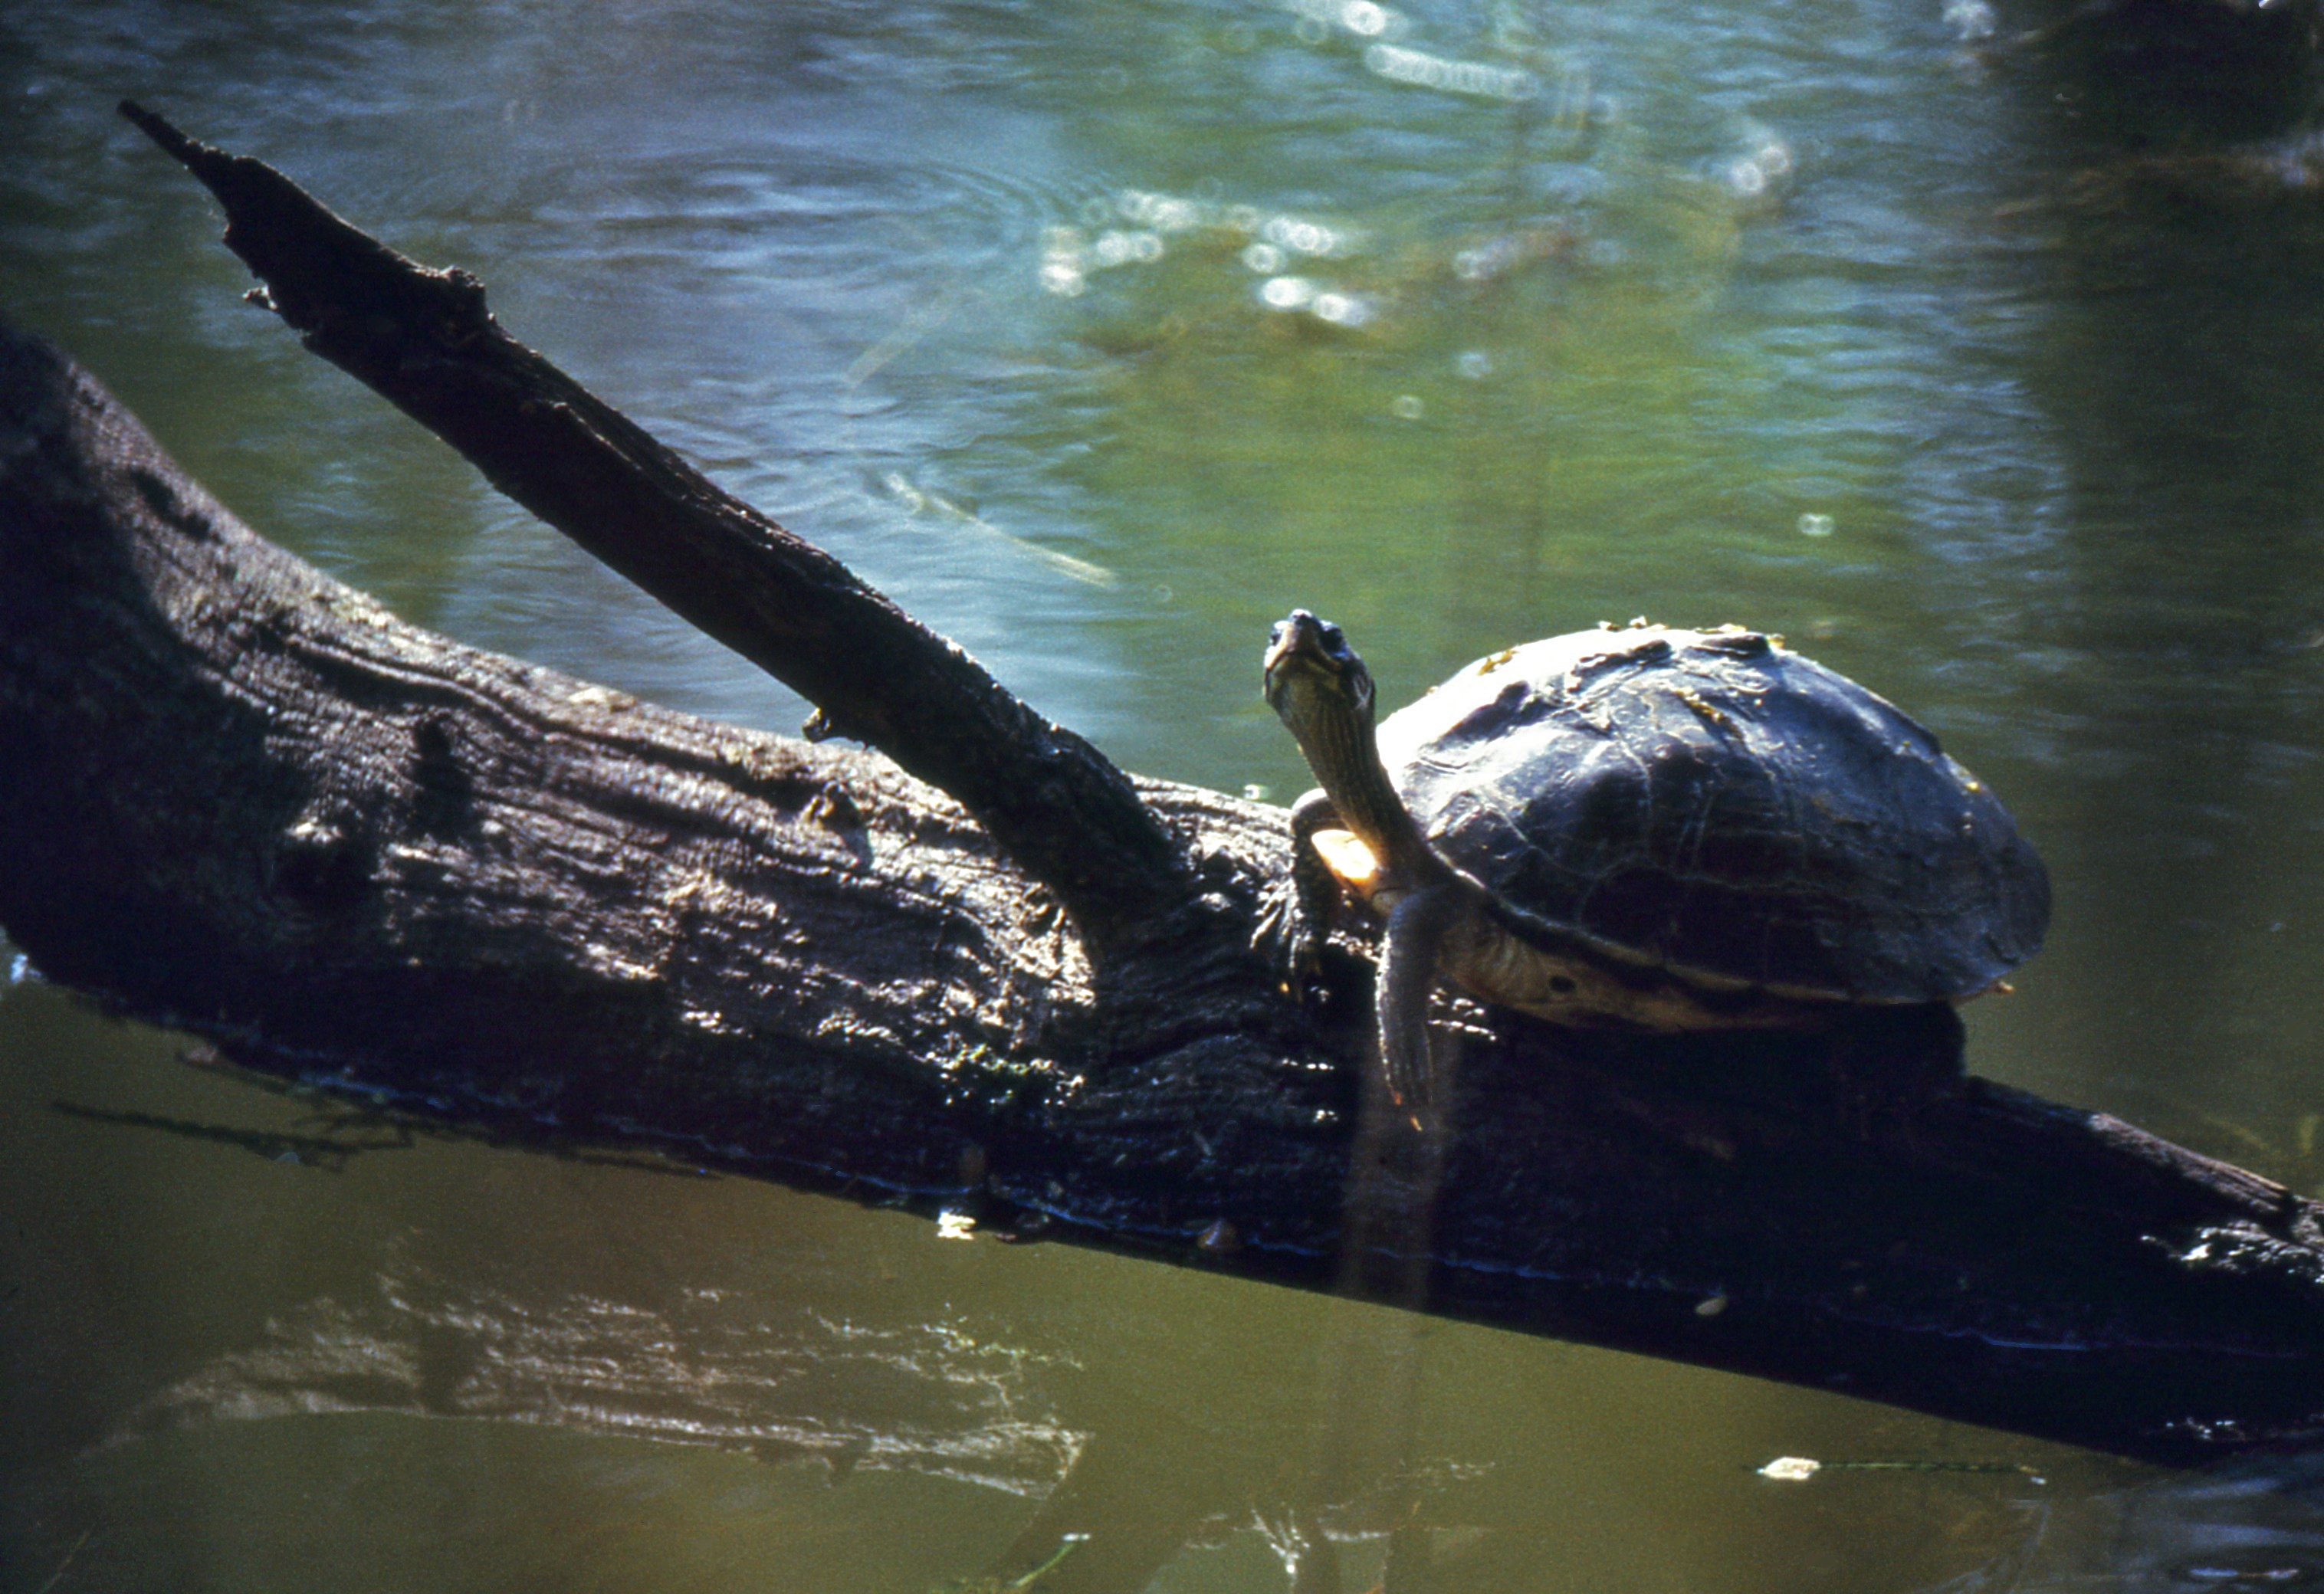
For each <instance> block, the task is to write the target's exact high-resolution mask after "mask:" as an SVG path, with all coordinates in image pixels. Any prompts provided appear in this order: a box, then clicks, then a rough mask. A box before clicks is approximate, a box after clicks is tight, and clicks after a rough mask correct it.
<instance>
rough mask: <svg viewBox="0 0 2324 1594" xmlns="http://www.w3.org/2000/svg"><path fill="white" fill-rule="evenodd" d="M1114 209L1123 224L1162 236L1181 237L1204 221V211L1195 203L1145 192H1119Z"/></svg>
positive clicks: (1137, 190) (1133, 190)
mask: <svg viewBox="0 0 2324 1594" xmlns="http://www.w3.org/2000/svg"><path fill="white" fill-rule="evenodd" d="M1114 209H1115V210H1116V211H1117V212H1118V213H1119V214H1120V217H1121V219H1122V220H1124V221H1132V222H1136V223H1138V224H1139V226H1147V227H1152V228H1154V229H1155V230H1156V231H1157V232H1164V233H1183V232H1185V231H1186V230H1188V229H1189V228H1191V227H1196V226H1201V225H1202V221H1203V207H1201V206H1200V205H1198V204H1196V203H1195V202H1194V200H1192V199H1185V198H1179V197H1178V196H1177V195H1176V194H1157V193H1153V192H1150V191H1149V190H1148V189H1122V190H1121V192H1120V195H1119V196H1117V197H1116V198H1115V200H1114Z"/></svg>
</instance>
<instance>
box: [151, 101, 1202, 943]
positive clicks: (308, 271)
mask: <svg viewBox="0 0 2324 1594" xmlns="http://www.w3.org/2000/svg"><path fill="white" fill-rule="evenodd" d="M121 113H122V115H124V116H126V117H127V118H128V119H129V120H130V121H132V122H134V123H135V124H137V126H138V127H139V128H141V129H143V131H144V132H145V134H147V135H148V136H149V137H151V138H152V140H153V142H154V143H157V144H159V145H160V146H161V148H162V149H164V150H166V151H167V152H169V153H170V154H171V155H172V156H174V157H175V158H176V159H177V160H178V161H181V162H182V163H183V164H184V165H185V167H186V168H187V170H189V171H191V172H192V173H193V174H194V175H195V176H196V177H198V178H199V179H200V180H202V182H203V184H204V185H205V186H206V187H208V189H209V190H210V192H211V193H212V194H214V195H216V196H217V200H218V202H219V203H220V204H221V205H223V206H224V207H226V218H227V221H226V246H227V247H228V248H229V249H232V250H233V251H234V252H235V253H236V254H237V255H239V256H241V257H242V259H243V261H244V263H246V264H247V265H248V266H249V267H250V269H251V270H252V271H253V272H255V273H256V274H257V275H258V277H259V278H260V279H261V280H262V281H264V282H265V284H266V290H265V293H264V295H263V297H264V299H265V300H266V302H268V303H269V304H271V305H272V308H273V309H275V310H276V311H277V312H278V313H279V314H280V315H281V317H282V318H283V319H284V320H285V321H287V322H288V323H290V325H291V327H294V328H296V329H297V330H298V332H299V333H300V336H301V338H302V340H303V341H304V342H305V344H306V346H307V347H309V349H311V350H313V351H314V352H315V353H317V354H318V355H322V356H323V357H324V358H325V359H327V360H328V361H330V362H331V363H332V364H335V365H337V366H338V367H339V368H340V369H342V370H344V371H346V372H347V373H349V374H351V375H353V376H354V377H355V378H356V379H357V380H358V381H360V382H364V384H365V385H367V386H369V387H371V388H373V389H374V390H375V391H376V392H379V393H380V394H382V395H383V397H385V398H387V399H388V400H389V401H392V403H394V404H395V405H396V406H397V408H399V409H401V410H403V411H404V412H405V413H406V414H408V415H410V417H411V418H412V419H415V420H417V421H419V422H420V424H421V425H422V426H424V427H426V428H428V429H429V430H430V431H432V432H434V433H435V434H436V435H437V436H438V437H439V438H443V439H444V440H445V441H446V442H447V443H449V444H450V445H451V446H452V447H455V448H457V449H458V450H459V451H460V453H461V454H463V455H464V456H466V457H467V459H468V460H469V461H470V463H472V464H474V465H475V466H476V468H477V469H478V470H480V471H482V472H483V473H484V475H485V477H486V478H487V479H488V480H490V481H491V482H492V484H493V485H494V486H495V487H498V488H499V489H500V490H501V491H502V492H503V493H507V494H508V495H509V496H510V497H511V498H512V499H514V500H516V502H519V503H521V504H523V505H524V506H525V507H526V508H527V509H529V510H530V511H532V512H533V513H535V514H537V515H539V517H540V518H541V519H542V520H543V521H547V522H548V523H549V525H551V526H553V527H555V528H556V529H557V530H560V531H562V532H564V533H565V534H566V535H567V536H568V537H570V538H572V539H574V540H575V541H576V542H578V543H579V544H580V545H581V546H582V547H583V548H587V549H588V550H589V551H590V552H591V553H593V554H595V556H596V557H599V558H601V559H603V560H604V562H605V563H606V564H608V565H610V566H612V567H613V568H614V569H616V570H618V571H620V572H621V573H622V575H624V576H628V577H629V578H630V579H631V580H632V581H634V582H636V583H637V584H638V585H640V586H641V587H643V588H645V590H646V591H647V592H649V593H650V594H653V595H654V596H655V597H657V598H659V599H660V600H661V601H662V602H663V603H665V604H669V606H670V608H672V609H674V610H676V611H677V612H678V613H679V614H681V615H683V616H685V618H686V619H687V620H688V621H690V622H693V623H694V624H695V625H696V626H697V627H699V628H700V629H701V630H702V631H705V632H706V633H707V634H708V635H710V636H712V637H714V638H715V639H716V640H719V641H721V642H723V643H724V644H725V645H726V646H728V647H730V648H732V649H733V650H735V651H736V652H738V653H740V654H742V656H743V657H744V658H746V659H750V660H752V662H753V663H755V664H757V665H759V666H761V668H764V669H766V670H767V671H768V672H769V673H770V674H771V675H773V676H775V677H778V678H779V679H780V680H782V681H784V682H786V683H787V684H788V685H789V686H792V687H793V688H795V689H796V690H797V691H798V693H799V694H800V695H801V696H804V697H806V698H807V700H808V701H809V702H811V703H813V704H815V705H816V707H817V708H818V709H819V710H820V711H821V715H822V723H824V724H825V726H827V727H828V728H829V729H830V730H831V731H832V732H833V733H836V734H839V735H844V736H847V737H851V738H853V739H855V740H857V741H861V742H866V743H868V744H869V745H871V746H872V747H876V748H878V749H879V750H880V751H882V752H884V753H886V754H887V755H888V756H889V757H890V758H892V759H894V760H896V762H897V763H898V764H899V765H901V766H902V767H903V768H904V769H908V770H909V771H911V772H912V773H913V774H915V775H917V776H918V777H919V778H920V779H924V780H927V781H928V782H930V783H931V784H932V785H935V786H936V787H938V788H941V789H943V790H944V791H945V792H948V793H950V794H951V795H952V796H953V797H955V798H956V799H958V800H959V802H960V803H961V805H962V806H964V807H965V808H967V809H968V811H969V812H970V813H972V814H973V815H976V817H977V819H978V820H979V821H980V822H981V823H982V824H983V825H985V827H986V828H987V829H989V830H991V833H992V834H993V838H994V839H995V840H996V841H998V842H999V843H1001V846H1002V847H1003V848H1004V849H1005V850H1006V851H1007V852H1009V854H1010V856H1011V857H1012V858H1014V859H1016V860H1017V861H1019V863H1021V864H1022V865H1023V866H1024V868H1025V869H1026V871H1028V873H1030V874H1031V875H1032V876H1033V877H1034V878H1035V879H1036V880H1040V881H1042V882H1043V883H1044V884H1046V885H1047V886H1049V887H1050V888H1051V889H1054V890H1055V891H1056V893H1057V895H1058V897H1059V898H1061V899H1062V900H1063V901H1064V903H1065V908H1066V910H1067V911H1068V912H1070V913H1071V914H1072V915H1073V916H1074V919H1075V920H1076V921H1077V922H1078V923H1079V924H1080V925H1081V926H1082V927H1083V928H1084V930H1086V931H1087V932H1088V933H1089V934H1090V935H1092V936H1093V938H1094V939H1095V941H1096V942H1097V944H1098V945H1099V948H1100V949H1101V950H1103V949H1106V948H1109V947H1111V946H1112V945H1114V944H1118V943H1121V942H1125V941H1130V940H1133V939H1136V938H1138V937H1139V936H1141V935H1147V934H1150V933H1152V932H1153V930H1154V929H1155V927H1156V926H1157V925H1168V924H1170V923H1172V922H1173V921H1174V920H1175V919H1176V917H1177V916H1178V915H1180V914H1182V913H1183V912H1184V911H1185V909H1186V908H1188V907H1189V906H1190V904H1191V902H1192V901H1193V894H1192V892H1191V890H1190V877H1189V876H1188V874H1187V873H1186V870H1185V860H1184V859H1183V857H1182V856H1181V855H1180V854H1179V852H1178V851H1177V849H1176V847H1175V846H1174V845H1173V844H1172V843H1171V841H1170V839H1169V837H1168V836H1167V834H1165V833H1164V831H1163V829H1162V827H1161V826H1160V825H1158V824H1157V822H1156V820H1155V817H1154V815H1151V814H1150V813H1148V811H1147V809H1146V807H1145V806H1144V805H1143V804H1142V803H1140V802H1139V798H1138V794H1137V793H1136V791H1135V790H1133V789H1132V788H1131V787H1130V782H1129V781H1127V780H1126V779H1123V778H1122V775H1121V772H1120V770H1119V769H1115V768H1114V767H1113V765H1112V764H1111V763H1109V762H1108V761H1107V760H1106V759H1105V758H1104V756H1103V755H1102V754H1101V753H1099V752H1098V751H1097V750H1096V749H1094V748H1093V747H1091V746H1090V745H1089V744H1088V743H1087V742H1084V741H1083V740H1082V739H1081V738H1080V737H1078V736H1076V735H1074V733H1072V732H1070V731H1067V730H1065V729H1063V728H1062V727H1060V726H1057V725H1055V724H1052V723H1049V722H1048V721H1047V720H1046V719H1043V718H1042V717H1041V716H1040V715H1038V714H1035V713H1034V712H1033V711H1032V709H1030V708H1029V707H1028V706H1027V705H1025V704H1024V703H1023V702H1021V701H1020V700H1019V699H1018V698H1017V697H1016V696H1013V695H1011V694H1010V692H1008V691H1007V690H1006V689H1005V688H1003V687H1002V686H1000V684H999V683H997V682H995V681H994V680H993V679H992V677H991V676H989V675H988V674H986V673H985V671H984V670H983V669H982V668H981V667H980V666H979V665H978V664H977V663H976V661H975V660H974V659H971V658H969V657H968V655H967V654H966V653H964V652H963V651H962V650H960V649H959V648H958V647H957V646H955V645H954V644H953V643H951V642H948V641H946V640H945V639H944V638H942V637H939V636H937V635H936V633H934V632H933V631H929V630H928V629H927V627H925V626H923V625H921V624H920V623H919V622H918V621H916V620H914V619H912V617H911V616H909V615H908V614H906V613H903V612H902V611H901V610H899V609H898V608H897V607H896V606H895V604H892V603H890V601H889V600H888V599H887V598H886V597H884V596H882V595H881V594H879V593H877V592H875V591H873V590H872V589H871V588H870V587H868V586H866V585H863V584H862V582H861V581H859V580H858V579H857V578H856V577H855V576H854V574H853V572H852V571H850V570H849V569H848V568H847V567H845V566H844V565H842V564H841V563H839V561H838V560H836V559H834V558H833V557H830V556H829V555H828V554H826V553H825V552H823V550H821V549H820V548H816V547H815V546H813V545H812V544H810V543H807V542H806V541H803V540H801V539H799V538H797V537H794V536H793V535H791V533H789V532H788V531H786V530H783V528H782V527H780V526H779V525H777V524H776V523H775V522H774V521H771V520H769V519H768V518H767V517H766V516H765V515H763V514H761V513H760V512H759V511H756V510H754V509H752V507H751V506H750V505H748V504H746V503H743V502H741V501H740V500H738V499H736V498H734V497H733V496H732V495H730V494H729V493H725V492H724V491H723V490H722V489H720V488H719V487H718V486H717V485H715V484H714V483H712V482H711V481H710V480H709V479H708V478H707V477H705V476H704V475H702V474H701V473H700V472H698V471H696V469H695V468H694V467H693V466H692V465H688V464H687V462H686V461H685V460H684V459H682V458H680V457H679V456H678V455H677V454H675V453H673V452H672V451H671V450H669V448H666V447H663V446H662V445H661V444H660V443H659V442H657V441H655V440H654V439H653V438H651V437H650V436H648V435H647V434H646V433H645V432H644V431H642V430H641V429H640V428H638V427H637V426H636V425H635V424H634V423H632V421H631V420H630V419H628V418H627V417H626V416H624V415H622V413H621V412H620V411H619V410H614V409H613V407H612V406H610V405H608V404H606V403H605V402H604V401H602V400H600V399H598V398H597V397H596V396H595V394H593V393H591V392H588V391H587V390H586V389H585V388H583V387H582V386H581V385H580V384H579V383H578V382H575V381H574V380H573V379H572V378H571V377H569V376H567V375H566V374H565V373H563V372H561V371H559V370H558V368H557V367H556V366H554V365H552V364H549V362H548V361H547V360H545V359H543V358H541V356H540V355H538V354H536V353H534V352H533V351H532V350H531V349H529V348H527V347H525V346H523V345H522V344H521V343H519V342H517V341H516V340H515V339H514V338H512V337H511V336H509V335H508V334H507V333H506V332H504V331H503V330H502V328H501V327H500V325H499V323H498V322H496V321H495V320H493V318H492V316H491V315H490V314H489V313H488V312H487V311H486V309H485V308H484V284H483V283H481V282H479V281H477V280H476V279H475V278H474V277H472V276H470V275H468V274H467V273H466V272H461V271H457V270H453V271H443V272H437V271H429V270H427V269H426V268H424V267H421V266H419V265H417V264H414V263H412V262H410V261H409V260H406V259H405V258H404V257H403V256H402V255H401V254H398V253H395V252H394V251H393V250H392V249H389V248H387V247H386V246H385V245H384V244H381V243H379V242H378V241H377V240H376V239H374V238H372V237H371V236H369V235H366V234H364V233H363V232H361V231H359V230H357V229H356V228H355V227H353V226H349V225H348V224H347V223H346V222H345V221H343V220H341V219H340V218H339V217H337V216H335V215H333V214H332V213H331V212H330V211H329V210H327V209H326V208H325V207H323V206H321V205H320V204H318V203H317V202H316V201H315V200H314V199H313V198H310V197H309V195H308V194H307V193H306V192H305V190H303V189H300V187H299V186H298V185H297V184H295V183H293V182H291V180H289V179H288V178H285V177H284V176H283V175H282V174H281V173H280V172H278V171H276V170H274V169H273V168H272V167H271V166H268V165H265V164H264V163H263V162H261V161H254V160H251V159H249V158H247V157H244V156H235V155H229V154H227V153H226V152H224V151H221V150H217V149H214V148H212V147H210V146H209V145H208V144H202V143H196V142H195V141H193V140H192V139H189V138H188V137H187V136H186V135H185V134H182V133H180V132H179V131H178V130H177V129H176V128H175V127H172V126H171V124H169V123H168V122H166V121H164V120H162V119H161V117H159V116H157V115H153V114H152V112H150V111H147V110H145V109H143V107H141V106H137V105H135V104H134V103H132V102H130V101H126V100H124V101H123V102H122V105H121Z"/></svg>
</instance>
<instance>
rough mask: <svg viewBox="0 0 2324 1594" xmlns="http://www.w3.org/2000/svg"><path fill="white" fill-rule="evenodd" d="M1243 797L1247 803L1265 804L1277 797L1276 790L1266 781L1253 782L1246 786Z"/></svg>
mask: <svg viewBox="0 0 2324 1594" xmlns="http://www.w3.org/2000/svg"><path fill="white" fill-rule="evenodd" d="M1242 795H1243V797H1244V799H1245V800H1246V801H1249V802H1254V803H1263V802H1265V801H1266V800H1267V799H1268V798H1269V797H1273V796H1274V795H1275V788H1273V787H1271V786H1269V785H1268V784H1267V782H1265V781H1264V780H1253V781H1250V782H1247V783H1246V784H1245V785H1244V787H1243V788H1242Z"/></svg>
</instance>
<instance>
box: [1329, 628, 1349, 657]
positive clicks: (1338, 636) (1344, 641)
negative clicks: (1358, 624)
mask: <svg viewBox="0 0 2324 1594" xmlns="http://www.w3.org/2000/svg"><path fill="white" fill-rule="evenodd" d="M1347 645H1348V638H1347V633H1346V632H1344V631H1342V630H1341V629H1340V628H1339V627H1338V626H1336V625H1327V626H1325V627H1324V628H1323V646H1324V647H1326V648H1328V649H1330V650H1332V651H1333V652H1334V653H1337V652H1338V651H1339V650H1341V649H1342V648H1344V647H1346V646H1347Z"/></svg>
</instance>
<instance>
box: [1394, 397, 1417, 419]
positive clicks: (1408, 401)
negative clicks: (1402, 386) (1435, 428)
mask: <svg viewBox="0 0 2324 1594" xmlns="http://www.w3.org/2000/svg"><path fill="white" fill-rule="evenodd" d="M1423 408H1424V406H1423V405H1422V404H1421V402H1420V401H1419V399H1418V398H1416V396H1414V395H1413V394H1411V393H1398V394H1397V396H1396V397H1395V398H1394V399H1393V400H1391V401H1389V403H1388V413H1389V414H1390V415H1393V416H1395V417H1396V418H1397V419H1398V420H1418V419H1420V416H1421V412H1422V410H1423Z"/></svg>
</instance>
